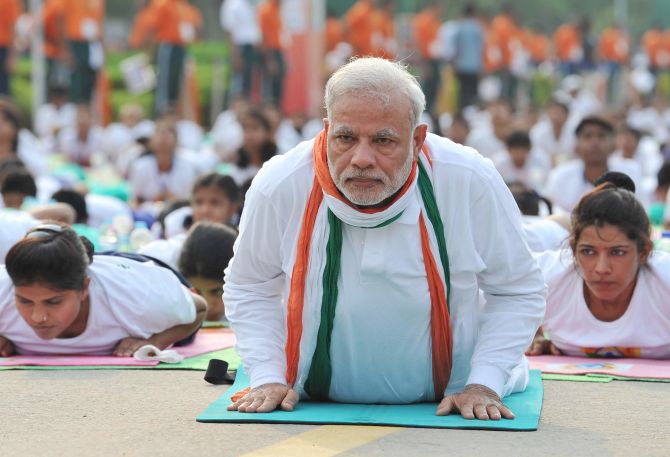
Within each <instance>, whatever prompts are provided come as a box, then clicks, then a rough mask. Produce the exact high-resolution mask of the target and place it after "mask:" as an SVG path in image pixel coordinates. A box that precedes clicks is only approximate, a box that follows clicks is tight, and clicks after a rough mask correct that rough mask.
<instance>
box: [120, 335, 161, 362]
mask: <svg viewBox="0 0 670 457" xmlns="http://www.w3.org/2000/svg"><path fill="white" fill-rule="evenodd" d="M147 344H151V342H149V341H148V340H145V339H142V338H133V337H132V336H131V337H128V338H124V339H122V340H121V341H119V344H117V345H116V348H115V349H114V352H112V355H113V356H115V357H132V356H133V354H134V353H135V351H137V350H138V349H139V348H141V347H142V346H146V345H147Z"/></svg>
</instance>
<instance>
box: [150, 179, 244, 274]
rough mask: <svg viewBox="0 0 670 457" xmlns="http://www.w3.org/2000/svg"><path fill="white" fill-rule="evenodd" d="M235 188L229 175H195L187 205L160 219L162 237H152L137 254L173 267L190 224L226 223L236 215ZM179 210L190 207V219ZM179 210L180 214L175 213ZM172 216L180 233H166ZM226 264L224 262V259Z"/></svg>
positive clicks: (236, 195) (236, 192) (236, 199)
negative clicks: (179, 228) (162, 220)
mask: <svg viewBox="0 0 670 457" xmlns="http://www.w3.org/2000/svg"><path fill="white" fill-rule="evenodd" d="M238 199H239V189H238V188H237V185H236V184H235V181H233V179H232V178H231V177H230V176H224V175H221V174H218V173H211V174H208V175H205V176H201V177H200V178H198V180H197V181H196V183H195V184H194V185H193V196H192V197H191V208H186V207H184V208H179V209H175V210H174V211H173V212H172V213H170V214H168V215H166V216H165V218H164V227H165V230H164V233H165V234H166V235H165V237H166V238H167V239H165V240H155V241H152V242H151V243H149V244H147V245H146V246H144V247H143V248H142V249H140V250H139V253H140V254H144V255H148V256H151V257H154V258H156V259H159V260H161V261H163V262H165V263H166V264H168V265H170V266H171V267H173V268H177V261H178V260H179V255H180V253H181V250H182V245H183V244H184V240H185V239H186V234H185V232H186V230H188V227H189V226H190V225H191V224H196V223H198V222H215V223H218V224H228V223H230V222H231V221H232V220H233V218H234V217H235V216H236V215H237V210H238V208H239V204H238ZM182 209H190V210H191V212H190V216H187V217H189V218H190V220H187V221H184V218H183V214H185V213H184V212H183V211H182ZM178 212H182V215H178V214H177V213H178ZM172 215H175V216H182V219H181V221H180V224H181V227H182V228H183V232H181V233H177V234H175V235H173V236H169V231H168V226H169V225H174V224H170V223H169V219H170V218H171V216H172ZM178 225H179V224H178ZM226 264H227V262H226Z"/></svg>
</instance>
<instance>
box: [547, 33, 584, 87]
mask: <svg viewBox="0 0 670 457" xmlns="http://www.w3.org/2000/svg"><path fill="white" fill-rule="evenodd" d="M581 43H582V35H581V33H580V31H579V29H578V28H577V26H576V25H575V24H563V25H561V26H560V27H559V28H558V29H556V32H554V48H555V49H556V57H558V60H559V69H560V72H561V74H562V75H563V76H566V75H570V74H574V73H577V71H578V68H579V62H580V61H581V60H582V57H583V55H584V51H583V50H582V44H581Z"/></svg>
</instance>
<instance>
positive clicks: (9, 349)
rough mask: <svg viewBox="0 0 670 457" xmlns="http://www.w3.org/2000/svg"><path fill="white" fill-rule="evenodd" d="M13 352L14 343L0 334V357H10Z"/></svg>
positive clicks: (14, 351)
mask: <svg viewBox="0 0 670 457" xmlns="http://www.w3.org/2000/svg"><path fill="white" fill-rule="evenodd" d="M15 353H16V349H15V348H14V343H12V342H11V341H9V339H7V338H5V337H4V336H1V335H0V357H10V356H12V355H14V354H15Z"/></svg>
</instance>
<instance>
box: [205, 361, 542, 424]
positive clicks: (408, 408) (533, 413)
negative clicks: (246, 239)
mask: <svg viewBox="0 0 670 457" xmlns="http://www.w3.org/2000/svg"><path fill="white" fill-rule="evenodd" d="M248 385H249V378H248V377H247V376H246V374H245V373H244V371H243V370H242V368H241V367H240V368H239V369H238V372H237V377H236V378H235V384H233V386H232V387H230V388H229V389H228V390H227V391H226V393H224V394H223V395H222V396H221V397H220V398H219V399H218V400H216V401H214V402H213V403H212V404H211V405H210V406H209V407H208V408H207V409H206V410H205V411H204V412H203V413H202V414H200V415H199V416H198V417H197V421H198V422H234V423H284V424H354V425H390V426H398V427H425V428H463V429H487V430H515V431H532V430H537V426H538V422H539V420H540V412H541V410H542V399H543V394H544V390H543V388H542V378H541V376H540V372H539V371H538V370H533V371H531V372H530V383H529V384H528V388H527V389H526V391H525V392H523V393H518V394H512V395H510V396H509V397H506V398H505V404H506V405H507V406H508V407H509V408H510V409H511V410H512V411H513V412H514V414H515V415H516V418H515V419H513V420H507V419H501V420H499V421H480V420H467V419H463V418H462V417H461V416H459V415H449V416H436V415H435V409H436V407H437V405H436V404H435V403H417V404H412V405H362V404H344V403H316V402H300V403H298V406H297V407H296V409H295V410H294V411H291V412H287V411H273V412H271V413H254V414H249V413H238V412H237V411H227V410H226V408H227V407H228V405H230V397H231V396H232V395H233V394H234V393H235V392H237V391H239V390H242V389H244V388H246V387H247V386H248Z"/></svg>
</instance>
